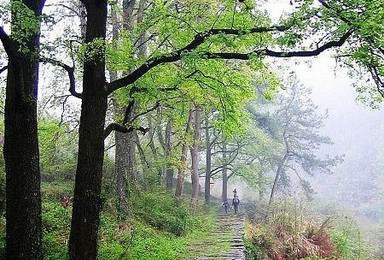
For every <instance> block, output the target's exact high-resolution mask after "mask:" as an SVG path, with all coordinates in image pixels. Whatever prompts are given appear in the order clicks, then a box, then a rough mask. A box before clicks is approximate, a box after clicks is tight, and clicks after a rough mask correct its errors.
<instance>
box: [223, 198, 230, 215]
mask: <svg viewBox="0 0 384 260" xmlns="http://www.w3.org/2000/svg"><path fill="white" fill-rule="evenodd" d="M221 207H223V208H224V211H225V214H228V208H229V203H228V200H224V201H223V203H222V204H221Z"/></svg>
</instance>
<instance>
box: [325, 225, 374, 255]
mask: <svg viewBox="0 0 384 260" xmlns="http://www.w3.org/2000/svg"><path fill="white" fill-rule="evenodd" d="M330 234H331V238H332V241H333V243H334V244H335V247H336V250H337V252H338V254H339V256H340V257H341V258H342V259H343V260H368V259H372V258H371V256H368V254H367V249H366V245H365V244H364V242H363V241H362V235H361V231H360V228H359V227H358V226H357V224H356V223H355V222H354V220H353V219H350V218H344V219H340V221H339V222H338V225H337V227H336V228H335V229H333V230H331V232H330Z"/></svg>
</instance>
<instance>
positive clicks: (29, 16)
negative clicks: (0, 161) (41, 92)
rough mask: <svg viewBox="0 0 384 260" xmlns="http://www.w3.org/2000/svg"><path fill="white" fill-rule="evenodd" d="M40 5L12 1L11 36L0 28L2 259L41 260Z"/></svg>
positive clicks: (26, 0)
mask: <svg viewBox="0 0 384 260" xmlns="http://www.w3.org/2000/svg"><path fill="white" fill-rule="evenodd" d="M44 2H45V1H44V0H35V1H32V0H23V1H11V11H12V25H11V28H12V34H11V35H7V34H6V33H5V31H4V30H3V28H2V27H0V39H1V41H2V43H3V46H4V49H5V51H6V53H7V55H8V66H7V68H8V75H7V86H6V102H5V117H4V118H5V136H4V159H5V169H6V183H7V186H6V200H7V208H6V221H7V227H6V258H7V259H43V254H42V247H41V246H42V245H41V243H42V228H41V194H40V167H39V147H38V138H37V89H38V72H39V41H40V19H41V17H40V16H41V13H42V9H43V6H44Z"/></svg>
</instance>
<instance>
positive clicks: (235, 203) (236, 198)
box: [232, 195, 240, 213]
mask: <svg viewBox="0 0 384 260" xmlns="http://www.w3.org/2000/svg"><path fill="white" fill-rule="evenodd" d="M239 204H240V200H239V197H238V196H237V195H236V196H235V197H234V198H233V200H232V205H233V208H234V209H235V213H237V212H238V211H239Z"/></svg>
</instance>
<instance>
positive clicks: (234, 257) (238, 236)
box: [193, 214, 245, 260]
mask: <svg viewBox="0 0 384 260" xmlns="http://www.w3.org/2000/svg"><path fill="white" fill-rule="evenodd" d="M243 236H244V215H241V214H239V215H235V214H228V215H226V214H219V215H218V216H217V228H216V229H215V230H214V231H213V232H212V234H211V236H210V237H209V238H206V239H205V241H199V244H196V245H193V250H194V255H198V257H196V258H193V259H194V260H245V245H244V241H243Z"/></svg>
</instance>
